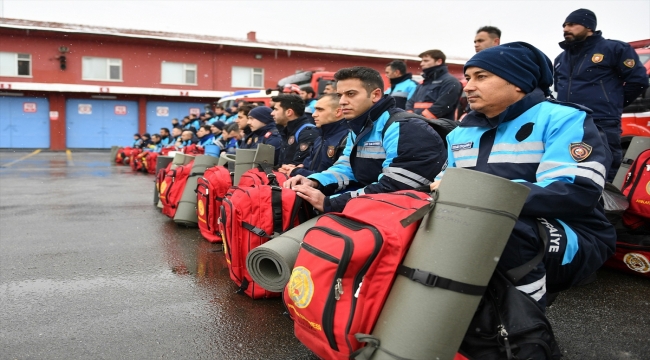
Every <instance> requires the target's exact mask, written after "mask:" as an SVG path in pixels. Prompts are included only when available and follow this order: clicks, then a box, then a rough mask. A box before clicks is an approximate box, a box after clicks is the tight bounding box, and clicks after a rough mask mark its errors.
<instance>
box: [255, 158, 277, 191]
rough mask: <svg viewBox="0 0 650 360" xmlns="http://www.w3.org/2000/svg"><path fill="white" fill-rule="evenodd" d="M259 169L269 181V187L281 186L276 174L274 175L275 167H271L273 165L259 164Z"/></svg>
mask: <svg viewBox="0 0 650 360" xmlns="http://www.w3.org/2000/svg"><path fill="white" fill-rule="evenodd" d="M257 167H259V169H260V170H262V171H264V173H265V174H266V178H267V179H269V185H275V186H280V184H278V179H277V178H276V176H275V173H273V166H271V164H269V163H267V162H263V163H259V164H257Z"/></svg>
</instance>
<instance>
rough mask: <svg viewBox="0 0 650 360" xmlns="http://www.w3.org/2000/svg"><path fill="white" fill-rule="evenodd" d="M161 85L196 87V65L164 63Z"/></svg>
mask: <svg viewBox="0 0 650 360" xmlns="http://www.w3.org/2000/svg"><path fill="white" fill-rule="evenodd" d="M160 83H162V84H174V85H196V64H184V63H176V62H168V61H163V62H162V76H161V81H160Z"/></svg>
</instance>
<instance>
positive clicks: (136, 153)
mask: <svg viewBox="0 0 650 360" xmlns="http://www.w3.org/2000/svg"><path fill="white" fill-rule="evenodd" d="M142 156H144V154H142V149H133V150H131V155H130V156H129V165H131V170H133V171H141V170H142Z"/></svg>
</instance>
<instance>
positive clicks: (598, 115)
mask: <svg viewBox="0 0 650 360" xmlns="http://www.w3.org/2000/svg"><path fill="white" fill-rule="evenodd" d="M560 47H561V48H562V49H564V52H562V53H561V54H560V55H558V56H557V58H555V62H554V66H555V73H554V75H553V77H554V79H553V80H554V83H555V91H556V92H557V99H558V100H559V101H564V102H572V103H576V104H580V105H584V106H586V107H588V108H590V109H591V110H592V111H593V114H592V117H593V118H594V120H596V121H598V120H620V119H621V114H622V113H623V107H624V106H625V105H626V104H628V103H630V102H631V101H634V99H636V97H637V96H639V94H641V92H642V91H643V90H644V89H645V88H647V87H648V75H647V74H646V70H645V67H644V66H643V64H641V62H640V61H639V56H638V55H637V54H636V52H635V51H634V49H632V47H631V46H630V45H629V44H627V43H624V42H621V41H617V40H607V39H604V38H603V36H602V34H601V32H600V31H596V32H595V33H594V34H593V35H592V36H588V37H587V38H586V39H585V40H584V41H574V42H566V41H563V42H561V43H560ZM623 84H625V86H623Z"/></svg>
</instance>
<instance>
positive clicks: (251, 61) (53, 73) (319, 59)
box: [0, 28, 462, 91]
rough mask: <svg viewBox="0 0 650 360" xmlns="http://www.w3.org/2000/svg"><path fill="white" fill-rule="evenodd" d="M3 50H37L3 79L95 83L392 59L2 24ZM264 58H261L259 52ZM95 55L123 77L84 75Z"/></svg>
mask: <svg viewBox="0 0 650 360" xmlns="http://www.w3.org/2000/svg"><path fill="white" fill-rule="evenodd" d="M0 44H2V51H9V52H24V53H29V54H32V77H31V78H24V77H0V81H12V82H15V81H27V82H39V83H65V84H91V85H100V86H107V87H110V86H126V87H149V88H168V89H181V90H220V91H234V90H242V89H243V88H234V87H232V80H231V74H232V67H233V66H245V67H260V68H263V69H264V88H269V87H275V85H276V84H277V82H278V80H280V79H281V78H283V77H285V76H288V75H292V74H294V73H295V72H296V70H301V69H310V68H317V67H320V68H325V69H326V70H330V71H336V70H338V69H340V68H343V67H348V66H355V65H363V66H369V67H372V68H375V69H377V70H378V71H380V72H381V73H382V74H383V72H384V68H385V65H386V64H387V63H388V62H389V61H390V60H392V59H388V58H386V59H375V58H367V57H353V56H344V55H335V54H318V53H305V52H291V53H289V52H287V51H285V50H277V51H276V50H268V49H254V48H242V47H232V46H219V45H205V44H191V43H180V42H169V41H160V40H151V39H132V38H123V37H116V36H105V35H87V34H63V33H58V32H49V31H26V30H14V29H6V28H0ZM60 46H66V47H68V49H69V53H67V54H66V55H65V56H66V58H67V59H66V62H67V69H66V70H60V69H59V61H58V60H57V59H56V57H58V56H59V55H60V53H59V52H58V48H59V47H60ZM257 54H259V55H262V59H260V60H258V59H255V55H257ZM83 56H95V57H107V58H120V59H122V81H94V80H82V68H81V63H82V57H83ZM162 61H172V62H182V63H192V64H197V83H198V84H197V85H167V84H161V83H160V81H161V63H162ZM407 65H409V70H410V71H411V72H413V73H414V74H418V73H419V72H420V71H419V61H413V60H410V61H407ZM450 71H452V73H455V75H457V76H459V77H462V76H461V74H462V66H459V65H450Z"/></svg>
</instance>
